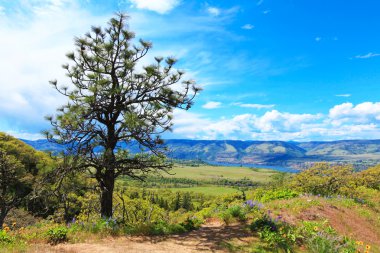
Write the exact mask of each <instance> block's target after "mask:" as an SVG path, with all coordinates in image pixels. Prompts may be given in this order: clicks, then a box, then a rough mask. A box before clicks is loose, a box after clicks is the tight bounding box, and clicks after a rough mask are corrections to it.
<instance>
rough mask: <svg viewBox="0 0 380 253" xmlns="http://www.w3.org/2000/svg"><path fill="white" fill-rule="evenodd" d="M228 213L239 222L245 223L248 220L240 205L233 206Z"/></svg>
mask: <svg viewBox="0 0 380 253" xmlns="http://www.w3.org/2000/svg"><path fill="white" fill-rule="evenodd" d="M226 212H228V213H230V214H231V216H232V217H234V218H237V219H238V220H239V221H245V220H246V219H247V217H246V212H245V210H244V208H243V207H242V206H240V205H234V206H231V207H229V208H228V209H227V210H226Z"/></svg>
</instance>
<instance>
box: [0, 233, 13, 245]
mask: <svg viewBox="0 0 380 253" xmlns="http://www.w3.org/2000/svg"><path fill="white" fill-rule="evenodd" d="M13 242H14V238H13V237H12V236H10V235H9V234H7V232H6V231H5V230H0V244H8V243H13Z"/></svg>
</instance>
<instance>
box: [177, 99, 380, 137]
mask: <svg viewBox="0 0 380 253" xmlns="http://www.w3.org/2000/svg"><path fill="white" fill-rule="evenodd" d="M184 119H185V121H186V124H184ZM174 120H175V128H174V134H178V133H180V134H181V135H184V136H187V137H189V138H194V137H195V138H197V139H243V140H252V139H253V140H284V141H289V140H293V141H309V140H321V139H322V140H337V139H363V138H364V139H369V138H370V139H374V138H380V125H379V123H380V102H377V103H373V102H364V103H361V104H357V105H353V104H351V103H343V104H340V105H336V106H334V107H332V108H331V109H330V110H329V112H328V113H327V114H322V113H317V114H308V113H303V114H297V113H288V112H281V111H278V110H271V111H267V112H265V113H264V114H262V115H258V114H249V113H247V114H240V115H235V116H231V117H228V118H220V119H215V120H211V119H209V118H207V117H205V116H203V115H199V114H194V113H193V114H188V112H182V114H181V117H180V124H179V125H177V120H178V119H177V118H176V115H175V118H174Z"/></svg>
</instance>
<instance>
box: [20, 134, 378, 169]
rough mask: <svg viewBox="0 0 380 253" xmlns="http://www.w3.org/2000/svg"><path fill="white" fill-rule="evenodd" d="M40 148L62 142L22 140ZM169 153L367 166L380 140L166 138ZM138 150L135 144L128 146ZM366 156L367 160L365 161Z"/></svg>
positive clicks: (214, 159) (222, 160)
mask: <svg viewBox="0 0 380 253" xmlns="http://www.w3.org/2000/svg"><path fill="white" fill-rule="evenodd" d="M23 141H24V142H25V143H27V144H29V145H31V146H32V147H34V148H36V149H38V150H44V151H53V152H58V151H61V150H62V149H63V147H62V146H59V145H57V144H53V143H49V142H48V141H46V140H36V141H30V140H23ZM166 144H167V146H168V148H169V151H168V156H169V157H171V158H174V159H186V160H202V161H209V162H219V163H235V164H261V165H278V166H286V167H297V168H298V167H305V166H308V164H309V163H312V162H317V161H331V162H343V163H345V162H347V163H354V164H356V165H357V166H361V167H367V166H369V165H374V164H377V163H378V162H380V140H342V141H332V142H327V141H325V142H323V141H322V142H284V141H235V140H166ZM124 147H125V148H129V149H130V150H131V151H132V152H138V150H139V148H138V146H137V145H136V144H132V145H130V146H128V147H127V146H125V145H124ZM363 160H365V163H364V162H363Z"/></svg>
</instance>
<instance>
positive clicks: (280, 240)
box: [250, 214, 302, 252]
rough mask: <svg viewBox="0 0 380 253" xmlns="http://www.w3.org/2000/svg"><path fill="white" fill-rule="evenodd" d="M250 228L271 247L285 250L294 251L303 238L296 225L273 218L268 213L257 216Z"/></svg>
mask: <svg viewBox="0 0 380 253" xmlns="http://www.w3.org/2000/svg"><path fill="white" fill-rule="evenodd" d="M250 229H251V231H252V232H255V233H257V234H258V235H259V237H260V239H261V240H263V241H264V242H266V243H268V245H269V246H270V247H271V248H275V249H278V250H283V251H284V252H293V246H294V245H295V244H296V243H297V242H298V241H299V240H300V239H301V238H302V237H301V235H300V234H299V233H298V232H297V230H296V228H295V227H293V226H291V225H289V224H287V223H285V222H278V221H276V220H273V219H271V218H270V217H269V216H268V215H266V214H264V215H263V216H262V217H260V218H256V219H255V220H254V221H253V222H252V223H251V225H250Z"/></svg>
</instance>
